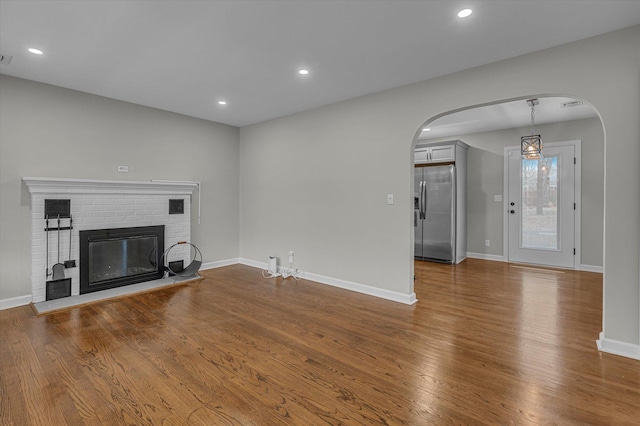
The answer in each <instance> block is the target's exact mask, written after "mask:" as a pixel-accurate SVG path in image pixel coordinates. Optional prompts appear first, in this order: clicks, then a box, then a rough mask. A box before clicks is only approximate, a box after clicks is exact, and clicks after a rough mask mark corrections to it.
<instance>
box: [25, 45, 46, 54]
mask: <svg viewBox="0 0 640 426" xmlns="http://www.w3.org/2000/svg"><path fill="white" fill-rule="evenodd" d="M27 50H28V51H29V52H31V53H33V54H34V55H42V54H43V53H44V52H43V51H42V50H40V49H34V48H33V47H31V48H29V49H27Z"/></svg>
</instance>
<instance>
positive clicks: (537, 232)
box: [520, 156, 560, 250]
mask: <svg viewBox="0 0 640 426" xmlns="http://www.w3.org/2000/svg"><path fill="white" fill-rule="evenodd" d="M558 183H559V182H558V157H557V156H552V157H545V158H541V159H538V160H527V159H522V197H521V200H522V206H520V207H521V208H520V211H521V212H522V214H521V220H522V223H521V227H520V229H521V236H520V246H521V248H529V249H542V250H559V249H560V247H559V245H560V244H559V235H560V232H559V229H558V228H559V211H558V204H559V203H558V197H559V193H558Z"/></svg>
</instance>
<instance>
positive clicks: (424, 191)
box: [422, 181, 427, 219]
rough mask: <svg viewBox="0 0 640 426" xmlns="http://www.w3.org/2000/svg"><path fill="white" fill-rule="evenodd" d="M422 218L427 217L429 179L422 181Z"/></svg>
mask: <svg viewBox="0 0 640 426" xmlns="http://www.w3.org/2000/svg"><path fill="white" fill-rule="evenodd" d="M422 197H423V201H422V218H423V219H426V218H427V181H424V182H422Z"/></svg>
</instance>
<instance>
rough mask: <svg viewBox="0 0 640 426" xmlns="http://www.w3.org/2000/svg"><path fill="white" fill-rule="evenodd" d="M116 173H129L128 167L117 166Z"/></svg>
mask: <svg viewBox="0 0 640 426" xmlns="http://www.w3.org/2000/svg"><path fill="white" fill-rule="evenodd" d="M118 171H119V172H120V173H129V166H118Z"/></svg>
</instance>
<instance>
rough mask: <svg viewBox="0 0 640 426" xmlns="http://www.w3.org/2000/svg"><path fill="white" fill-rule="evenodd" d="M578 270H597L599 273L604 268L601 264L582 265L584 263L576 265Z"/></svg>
mask: <svg viewBox="0 0 640 426" xmlns="http://www.w3.org/2000/svg"><path fill="white" fill-rule="evenodd" d="M578 270H579V271H587V272H599V273H601V274H602V273H603V272H604V268H603V267H602V266H594V265H584V264H580V265H578Z"/></svg>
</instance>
